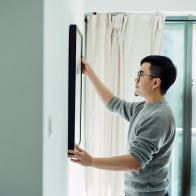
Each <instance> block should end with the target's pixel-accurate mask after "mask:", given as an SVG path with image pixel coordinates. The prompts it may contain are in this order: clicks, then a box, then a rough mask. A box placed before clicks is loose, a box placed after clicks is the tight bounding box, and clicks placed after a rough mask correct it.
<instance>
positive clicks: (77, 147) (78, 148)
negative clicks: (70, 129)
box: [76, 145, 84, 152]
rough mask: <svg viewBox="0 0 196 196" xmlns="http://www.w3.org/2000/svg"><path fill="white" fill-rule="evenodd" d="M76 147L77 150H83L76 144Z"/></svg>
mask: <svg viewBox="0 0 196 196" xmlns="http://www.w3.org/2000/svg"><path fill="white" fill-rule="evenodd" d="M76 149H77V150H78V151H79V152H82V151H84V150H83V149H82V148H80V147H79V146H78V145H76Z"/></svg>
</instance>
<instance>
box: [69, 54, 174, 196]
mask: <svg viewBox="0 0 196 196" xmlns="http://www.w3.org/2000/svg"><path fill="white" fill-rule="evenodd" d="M82 64H83V73H84V74H85V75H86V76H88V78H89V79H90V81H91V82H92V84H93V85H94V87H95V89H96V91H97V92H98V94H99V95H100V97H101V99H102V100H103V102H104V103H105V104H106V107H107V108H108V109H109V110H110V111H112V112H116V113H118V114H119V115H121V116H122V117H123V118H125V119H126V120H128V121H129V122H130V126H129V131H128V139H127V143H128V145H127V154H126V155H122V156H116V157H108V158H96V157H93V156H91V155H90V154H88V153H87V152H86V151H85V150H83V149H81V148H79V147H78V146H76V149H75V150H69V153H72V154H73V155H70V156H69V158H70V160H71V161H73V162H75V163H79V164H81V165H83V166H91V167H95V168H100V169H107V170H120V171H126V172H125V184H124V188H125V190H124V192H125V195H126V196H164V195H168V193H167V188H168V184H169V179H168V165H169V160H170V157H171V150H172V143H173V141H174V137H175V129H176V127H175V120H174V117H173V114H172V111H171V109H170V107H169V105H168V103H167V101H166V99H165V94H166V92H167V90H168V89H169V88H170V86H171V85H172V84H173V83H174V82H175V80H176V68H175V66H174V65H173V63H172V61H171V60H170V59H169V58H167V57H165V56H159V55H153V56H147V57H145V58H144V59H142V61H141V67H140V71H139V72H138V75H137V78H136V79H135V95H136V96H142V97H144V99H145V101H144V102H133V103H130V102H127V101H125V100H122V99H120V98H118V97H116V96H114V95H113V94H112V92H111V91H110V90H108V89H107V88H106V87H105V86H104V84H103V83H102V82H101V81H100V80H99V78H98V77H97V76H96V74H95V73H94V72H93V70H92V69H91V68H90V66H89V64H88V63H87V62H86V61H85V59H83V60H82Z"/></svg>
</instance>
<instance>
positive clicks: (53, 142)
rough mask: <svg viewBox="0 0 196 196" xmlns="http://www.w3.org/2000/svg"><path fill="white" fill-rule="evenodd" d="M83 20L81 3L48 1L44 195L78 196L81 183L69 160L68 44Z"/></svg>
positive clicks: (46, 16)
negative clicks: (74, 27) (71, 30)
mask: <svg viewBox="0 0 196 196" xmlns="http://www.w3.org/2000/svg"><path fill="white" fill-rule="evenodd" d="M83 18H84V9H83V1H81V0H56V1H53V0H45V1H44V34H43V35H44V78H43V79H44V80H43V81H44V99H43V100H44V101H43V102H44V110H43V111H44V113H43V119H44V124H43V130H44V136H43V149H44V156H43V168H44V170H43V196H56V195H58V196H67V195H70V196H74V195H73V194H68V189H69V186H72V185H73V183H75V186H76V183H77V178H78V176H77V178H75V179H74V180H75V181H72V182H73V183H71V184H70V182H71V179H73V178H74V176H73V175H74V174H73V173H72V172H70V170H71V168H70V167H69V164H68V159H67V136H68V135H67V134H68V128H67V126H68V123H67V119H68V116H67V111H68V105H67V103H68V44H69V25H70V24H77V25H78V26H79V28H80V30H81V31H83V26H84V19H83ZM73 88H74V87H73ZM68 173H70V175H69V176H68ZM75 177H76V176H75ZM79 184H80V183H79ZM75 186H74V187H72V188H73V189H75ZM75 190H78V191H80V188H79V187H78V186H77V189H75ZM70 193H72V192H71V191H70Z"/></svg>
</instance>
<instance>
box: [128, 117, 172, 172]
mask: <svg viewBox="0 0 196 196" xmlns="http://www.w3.org/2000/svg"><path fill="white" fill-rule="evenodd" d="M168 127H169V122H168V119H167V118H166V116H164V115H163V114H156V115H153V116H152V115H149V116H148V117H147V118H146V119H145V120H143V121H142V122H141V123H140V125H139V128H138V129H137V131H136V137H135V139H134V141H133V142H132V143H131V144H130V146H129V153H130V154H131V155H132V156H133V157H135V158H136V159H137V160H138V161H139V162H140V165H141V168H145V166H146V165H147V164H148V163H149V162H150V161H151V160H152V158H153V155H154V154H156V153H158V152H159V150H160V148H161V147H162V145H163V142H164V139H165V137H166V134H167V130H168Z"/></svg>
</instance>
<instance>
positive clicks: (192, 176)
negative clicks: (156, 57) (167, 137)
mask: <svg viewBox="0 0 196 196" xmlns="http://www.w3.org/2000/svg"><path fill="white" fill-rule="evenodd" d="M162 43H163V44H162V49H161V54H162V55H166V56H168V57H170V58H171V59H172V60H173V62H174V63H175V65H176V67H177V73H178V75H177V80H176V82H175V84H174V85H173V86H172V87H171V89H169V91H168V93H167V100H168V102H169V104H170V106H171V108H172V110H173V112H174V115H175V119H176V125H177V133H176V138H175V142H174V150H173V154H172V160H171V164H170V187H169V192H170V195H172V196H180V195H191V196H194V195H196V172H194V171H193V170H194V168H195V166H196V157H195V156H194V149H195V148H196V146H194V145H196V133H195V130H196V121H195V120H194V119H195V115H196V113H195V112H194V111H196V103H195V102H194V100H195V97H196V89H195V86H193V88H192V78H193V79H194V78H196V56H195V54H196V44H195V43H196V25H195V24H194V19H190V18H189V17H187V18H186V17H180V18H179V17H175V18H173V17H168V18H167V21H166V25H165V30H164V35H163V42H162ZM192 46H193V47H192ZM192 70H193V72H192V78H191V71H192ZM194 89H195V90H194ZM192 106H193V107H192ZM192 108H193V109H192ZM192 111H193V114H192ZM191 119H192V120H191ZM191 121H192V122H193V124H192V122H191ZM192 127H193V128H192ZM191 130H192V134H191ZM191 140H192V148H191ZM191 151H192V156H191ZM191 158H192V159H191ZM191 161H192V162H191ZM191 165H192V168H191V167H190V166H191Z"/></svg>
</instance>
